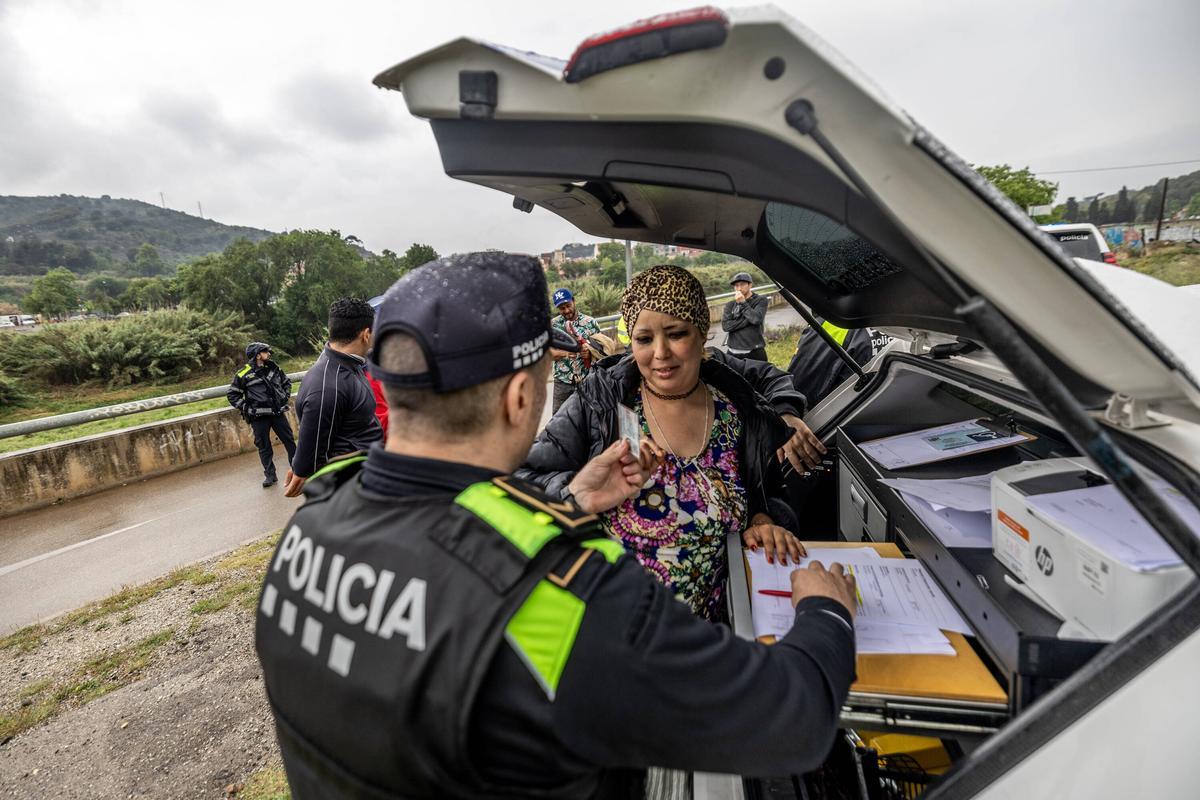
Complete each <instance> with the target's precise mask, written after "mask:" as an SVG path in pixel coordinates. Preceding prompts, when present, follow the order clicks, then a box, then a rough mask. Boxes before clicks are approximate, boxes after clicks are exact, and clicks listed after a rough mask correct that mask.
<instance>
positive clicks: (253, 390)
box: [225, 342, 296, 489]
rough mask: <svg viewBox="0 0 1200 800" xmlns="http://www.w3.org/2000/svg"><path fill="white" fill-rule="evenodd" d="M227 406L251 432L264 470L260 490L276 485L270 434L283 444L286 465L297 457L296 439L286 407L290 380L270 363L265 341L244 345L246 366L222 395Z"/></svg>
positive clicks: (276, 365) (288, 401) (273, 363)
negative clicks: (230, 407) (238, 414)
mask: <svg viewBox="0 0 1200 800" xmlns="http://www.w3.org/2000/svg"><path fill="white" fill-rule="evenodd" d="M225 398H226V399H227V400H229V405H231V406H233V407H234V408H236V409H237V410H238V411H240V412H242V419H244V420H246V422H247V423H249V425H250V428H251V430H253V431H254V445H255V446H256V447H257V448H258V458H259V460H260V461H261V462H262V467H263V483H262V485H263V488H264V489H265V488H267V487H269V486H274V485H275V484H276V483H277V482H278V480H279V479H278V477H277V475H276V473H275V452H274V451H273V450H272V448H271V431H275V435H276V436H278V437H279V441H281V442H283V448H284V450H286V451H287V457H288V463H289V464H290V463H292V456H294V455H295V454H296V439H295V438H294V437H293V436H292V424H291V423H290V422H288V418H287V410H288V404H289V403H290V402H291V399H292V380H291V378H289V377H288V376H287V373H286V372H284V371H283V369H282V368H281V367H280V366H279V365H278V364H276V363H275V362H274V361H272V360H271V346H270V345H268V344H266V343H264V342H251V343H250V344H248V345H246V364H245V366H243V367H242V368H241V369H239V370H238V371H237V374H235V375H234V376H233V380H232V381H230V382H229V391H228V392H226V393H225Z"/></svg>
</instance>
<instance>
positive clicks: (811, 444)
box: [775, 414, 826, 474]
mask: <svg viewBox="0 0 1200 800" xmlns="http://www.w3.org/2000/svg"><path fill="white" fill-rule="evenodd" d="M783 421H784V422H786V423H787V424H788V425H789V426H791V428H792V430H793V431H795V433H793V434H792V438H791V439H788V440H787V441H786V442H784V444H783V447H781V448H779V450H777V451H776V453H775V457H776V458H778V459H779V463H781V464H782V463H783V460H784V459H785V458H786V459H787V460H788V461H790V462H791V463H792V466H793V467H795V469H796V471H797V472H799V473H801V474H803V473H805V472H808V470H809V469H812V468H815V467H818V466H820V464H821V456H823V455H824V454H825V452H826V450H825V445H823V444H821V440H820V439H818V438H817V435H816V434H815V433H813V432H812V431H811V430H809V427H808V426H807V425H805V424H804V420H802V419H800V418H799V417H797V416H796V415H795V414H784V415H783Z"/></svg>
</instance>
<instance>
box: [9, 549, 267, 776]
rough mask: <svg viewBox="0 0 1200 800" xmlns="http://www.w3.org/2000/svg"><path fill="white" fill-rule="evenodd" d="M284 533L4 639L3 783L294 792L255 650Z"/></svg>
mask: <svg viewBox="0 0 1200 800" xmlns="http://www.w3.org/2000/svg"><path fill="white" fill-rule="evenodd" d="M273 541H274V537H269V538H268V539H267V540H263V541H260V542H257V543H255V544H252V545H249V546H247V547H245V548H242V549H241V550H239V551H236V552H234V553H232V554H229V555H226V556H224V557H219V558H214V559H211V560H209V561H207V562H204V563H201V564H198V565H195V566H194V567H189V568H186V569H184V570H180V571H179V572H177V573H172V575H171V576H168V577H167V578H164V579H160V580H159V581H156V582H154V583H153V584H149V585H147V586H144V587H135V588H132V589H127V590H126V591H124V592H122V593H121V594H119V595H117V596H116V597H114V598H110V599H109V600H107V601H105V602H104V603H100V604H97V605H95V606H91V607H89V608H86V609H81V610H80V611H77V612H74V613H73V614H69V615H66V616H64V617H62V618H59V619H58V620H52V621H51V622H49V623H46V624H44V625H39V626H34V627H32V628H27V629H24V630H22V631H19V632H17V633H16V634H13V635H12V636H10V637H8V638H7V639H4V640H0V797H30V798H45V797H55V798H100V797H103V798H114V797H130V798H133V797H154V798H164V797H171V798H174V797H178V798H203V797H213V798H221V797H230V796H231V795H232V796H238V797H242V798H247V797H249V798H255V799H256V800H265V798H283V797H287V793H286V784H285V783H283V781H282V773H281V771H280V769H279V760H278V759H279V756H278V750H277V748H276V745H275V731H274V726H273V724H272V722H271V715H270V711H269V709H268V707H267V702H266V698H265V696H264V693H263V685H262V675H261V672H260V670H259V666H258V661H257V659H256V658H255V655H254V630H253V620H254V617H253V608H254V604H255V602H256V601H257V597H258V585H259V584H258V582H259V580H260V576H261V574H262V570H263V568H264V565H265V562H266V559H267V558H268V557H269V554H270V548H271V545H272V542H273Z"/></svg>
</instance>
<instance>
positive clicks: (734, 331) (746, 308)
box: [721, 272, 771, 361]
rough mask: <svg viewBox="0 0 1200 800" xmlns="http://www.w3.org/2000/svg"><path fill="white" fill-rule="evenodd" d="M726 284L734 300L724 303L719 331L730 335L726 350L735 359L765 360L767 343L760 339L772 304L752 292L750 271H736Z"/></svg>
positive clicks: (764, 339)
mask: <svg viewBox="0 0 1200 800" xmlns="http://www.w3.org/2000/svg"><path fill="white" fill-rule="evenodd" d="M729 284H730V285H731V286H732V287H733V299H732V300H730V301H729V302H728V303H726V304H725V310H724V311H723V312H722V314H721V330H723V331H725V332H726V333H728V334H729V340H728V341H727V342H726V344H725V349H726V350H728V351H729V354H730V355H733V356H737V357H738V358H745V359H749V360H752V361H766V360H767V340H766V338H765V337H764V336H763V327H764V326H765V325H766V319H767V307H768V306H769V305H770V304H771V301H770V300H768V299H767V298H765V297H763V296H762V295H761V294H755V293H754V284H753V283H752V282H751V280H750V273H749V272H739V273H738V274H737V275H734V276H733V278H732V279H730V281H729Z"/></svg>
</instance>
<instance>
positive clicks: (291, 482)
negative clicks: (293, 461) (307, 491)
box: [283, 469, 308, 497]
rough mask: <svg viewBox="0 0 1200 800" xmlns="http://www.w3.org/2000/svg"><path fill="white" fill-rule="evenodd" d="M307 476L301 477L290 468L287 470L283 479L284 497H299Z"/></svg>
mask: <svg viewBox="0 0 1200 800" xmlns="http://www.w3.org/2000/svg"><path fill="white" fill-rule="evenodd" d="M307 480H308V478H301V477H300V476H299V475H297V474H296V473H294V472H292V471H291V470H290V469H289V470H288V471H287V477H286V478H284V479H283V496H284V497H299V496H300V492H301V490H303V489H304V484H305V482H306V481H307Z"/></svg>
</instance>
